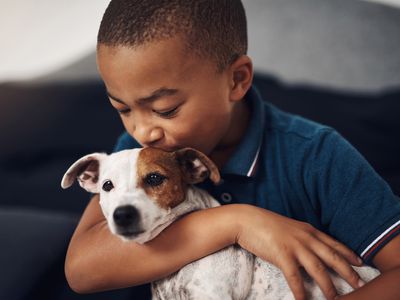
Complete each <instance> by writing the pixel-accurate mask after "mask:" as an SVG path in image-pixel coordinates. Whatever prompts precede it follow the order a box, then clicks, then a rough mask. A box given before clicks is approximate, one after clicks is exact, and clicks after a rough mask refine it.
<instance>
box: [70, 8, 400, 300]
mask: <svg viewBox="0 0 400 300" xmlns="http://www.w3.org/2000/svg"><path fill="white" fill-rule="evenodd" d="M246 51H247V32H246V18H245V13H244V9H243V6H242V3H241V2H240V1H239V0H220V1H212V0H209V1H208V0H198V1H187V0H160V1H151V0H141V1H132V0H131V1H128V0H113V1H111V3H110V4H109V7H108V8H107V10H106V12H105V14H104V16H103V20H102V23H101V25H100V29H99V35H98V48H97V61H98V67H99V71H100V74H101V76H102V79H103V80H104V83H105V86H106V89H107V93H108V96H109V98H110V102H111V104H112V106H113V107H114V108H115V109H116V110H117V111H118V112H119V113H120V115H121V119H122V122H123V124H124V126H125V129H126V131H127V133H125V134H124V135H123V136H122V137H121V138H120V140H119V142H118V144H117V147H116V149H115V150H122V149H126V148H132V147H139V146H152V147H158V148H161V149H164V150H171V151H173V150H176V149H178V148H183V147H193V148H196V149H198V150H200V151H202V152H204V153H205V154H207V155H209V156H210V157H211V158H212V159H213V161H214V162H215V163H216V164H217V165H218V167H219V168H220V170H221V174H222V178H223V183H222V184H221V185H219V186H212V185H211V184H210V183H208V182H206V183H204V184H202V187H203V188H205V189H207V190H208V191H209V192H210V193H211V194H212V195H213V196H214V197H216V199H218V200H220V202H221V203H222V204H226V205H223V206H221V207H218V208H214V209H210V210H206V211H200V212H195V213H192V214H190V215H188V216H186V217H184V218H182V219H181V220H179V221H177V222H175V223H174V224H172V225H171V226H170V227H169V228H167V229H166V230H164V232H163V233H162V234H161V235H159V236H158V237H156V238H155V239H154V240H152V241H150V242H148V243H146V244H145V245H138V244H135V243H123V242H121V241H120V240H119V239H118V238H117V237H115V236H113V235H111V233H110V232H109V231H108V229H107V225H106V221H105V219H104V216H103V215H102V213H101V210H100V207H99V203H98V200H99V199H98V195H95V196H94V197H93V199H92V200H91V201H90V203H89V205H88V207H87V209H86V211H85V212H84V214H83V216H82V219H81V221H80V223H79V225H78V227H77V229H76V231H75V233H74V236H73V237H72V239H71V243H70V247H69V250H68V253H67V258H66V275H67V279H68V281H69V283H70V285H71V287H72V288H73V289H74V290H76V291H78V292H91V291H98V290H106V289H113V288H122V287H128V286H134V285H139V284H143V283H146V282H150V281H154V280H156V279H159V278H162V277H165V276H167V275H169V274H171V273H173V272H175V271H176V270H178V269H179V268H181V267H183V266H184V265H186V264H188V263H190V262H192V261H194V260H196V259H199V258H201V257H203V256H205V255H208V254H211V253H213V252H215V251H218V250H220V249H222V248H224V247H226V246H228V245H231V244H233V243H238V244H239V245H240V246H242V247H243V248H245V249H247V250H248V251H250V252H252V253H254V254H255V255H257V256H259V257H261V258H263V259H265V260H267V261H269V262H271V263H273V264H275V265H277V266H278V267H279V268H281V269H282V271H283V273H284V274H285V277H286V278H287V280H288V284H289V286H290V288H291V289H292V291H293V293H294V295H295V297H296V299H304V297H305V294H304V287H303V284H302V280H301V277H300V268H304V269H305V270H306V271H307V272H308V273H309V274H310V275H311V276H312V277H313V278H314V280H316V282H317V283H318V285H319V286H320V287H321V289H322V291H323V293H324V294H325V296H326V297H327V298H328V299H334V298H335V297H336V291H335V289H334V287H333V285H332V282H331V281H330V279H329V277H328V275H327V273H326V268H328V267H329V268H332V269H334V270H335V271H336V272H337V273H338V274H340V275H341V276H342V277H343V278H344V279H345V280H346V281H348V282H349V284H350V285H351V286H353V287H354V288H355V289H356V291H354V292H353V293H351V294H349V295H347V296H344V297H343V299H347V298H348V299H376V298H378V297H380V298H381V299H398V295H399V288H398V282H399V279H400V255H399V253H400V236H399V235H398V233H399V232H400V226H399V220H400V203H399V201H398V198H397V197H396V196H395V195H393V193H392V192H391V190H390V188H389V187H388V185H387V184H386V183H385V182H384V181H383V180H382V179H380V178H379V176H378V175H377V174H376V173H375V172H374V171H373V170H372V169H371V167H370V166H369V165H368V164H367V162H366V161H365V160H364V159H363V158H362V157H361V156H360V155H359V154H358V153H357V152H356V151H355V150H354V149H353V148H352V147H351V146H350V145H349V144H348V143H347V142H346V141H344V140H343V138H341V137H340V136H339V135H338V134H337V133H336V132H335V131H334V130H332V129H331V128H328V127H325V126H322V125H319V124H315V123H313V122H310V121H307V120H305V119H302V118H300V117H298V116H292V115H289V114H286V113H283V112H281V111H279V110H278V109H276V108H275V107H273V106H271V105H269V104H268V103H264V102H263V101H262V99H260V97H259V95H258V93H257V91H256V90H255V89H254V88H253V87H251V84H252V76H253V70H252V63H251V60H250V58H249V57H248V56H247V55H246ZM276 213H278V214H276ZM288 217H290V218H288ZM308 223H309V224H311V225H312V226H311V225H309V224H308ZM315 228H317V229H318V230H317V229H315ZM322 231H323V232H325V233H327V234H329V235H331V236H333V237H335V238H336V239H337V240H339V241H341V242H342V243H344V244H346V245H347V246H348V247H350V248H351V249H352V250H354V251H355V252H356V253H357V254H359V255H361V257H362V258H363V260H364V261H365V262H366V263H370V264H374V265H375V266H376V267H378V268H379V269H380V271H381V272H382V275H381V276H379V277H378V278H377V279H375V280H373V281H371V282H370V283H368V284H365V286H363V285H364V284H363V283H362V282H360V281H359V277H358V275H357V274H356V273H355V272H354V271H353V270H352V269H351V267H350V264H354V265H360V264H361V261H359V260H358V258H357V257H356V256H355V254H353V252H352V251H350V250H349V249H348V248H347V247H345V246H343V245H342V244H341V243H339V242H337V241H335V240H334V239H332V238H331V237H329V236H328V235H327V234H325V233H323V232H322Z"/></svg>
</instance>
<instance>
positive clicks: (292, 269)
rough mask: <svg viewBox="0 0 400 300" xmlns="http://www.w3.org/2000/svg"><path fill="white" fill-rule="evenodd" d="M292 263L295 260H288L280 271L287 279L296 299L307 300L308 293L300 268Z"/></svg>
mask: <svg viewBox="0 0 400 300" xmlns="http://www.w3.org/2000/svg"><path fill="white" fill-rule="evenodd" d="M290 261H293V259H286V260H285V263H284V265H282V266H281V267H280V269H281V270H282V273H283V275H284V276H285V278H286V281H287V283H288V285H289V287H290V289H291V291H292V293H293V296H294V298H295V299H296V300H306V291H305V288H304V282H303V278H302V276H301V273H300V270H299V267H298V266H297V265H293V264H291V263H290Z"/></svg>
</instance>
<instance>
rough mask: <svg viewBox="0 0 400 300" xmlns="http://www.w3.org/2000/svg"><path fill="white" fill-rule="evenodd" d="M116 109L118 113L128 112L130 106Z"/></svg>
mask: <svg viewBox="0 0 400 300" xmlns="http://www.w3.org/2000/svg"><path fill="white" fill-rule="evenodd" d="M117 111H118V113H119V114H121V115H125V114H127V113H128V112H130V111H131V110H130V108H124V109H117Z"/></svg>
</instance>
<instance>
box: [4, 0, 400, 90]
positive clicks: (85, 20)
mask: <svg viewBox="0 0 400 300" xmlns="http://www.w3.org/2000/svg"><path fill="white" fill-rule="evenodd" d="M280 1H281V2H279V3H283V2H285V1H286V2H290V1H287V0H280ZM319 1H321V2H320V3H324V5H323V6H322V5H321V7H319V8H318V7H316V8H315V9H316V12H313V11H310V16H312V15H317V14H316V13H318V14H319V16H320V18H326V16H325V15H324V13H325V14H326V9H327V8H329V4H328V2H327V1H331V3H333V2H336V1H342V2H343V1H347V0H319ZM108 2H109V0H85V1H81V0H69V1H61V0H0V40H1V47H0V82H1V81H10V80H28V79H32V78H41V79H43V80H81V79H93V78H98V77H97V76H98V75H97V70H96V67H95V57H94V55H93V52H94V49H95V43H96V35H97V29H98V26H99V23H100V19H101V16H102V14H103V12H104V10H105V8H106V6H107V4H108ZM265 2H270V3H271V6H272V7H273V5H274V2H275V3H278V1H269V0H244V4H245V6H246V11H247V15H248V19H249V40H250V45H249V54H250V55H251V56H252V57H253V58H254V62H255V66H256V69H258V70H261V71H265V72H270V73H273V74H276V75H277V76H278V77H282V78H284V79H286V80H288V81H292V82H301V81H305V82H307V80H310V81H312V82H314V83H320V84H322V85H324V84H325V85H327V84H328V85H329V84H331V85H332V86H338V87H344V88H346V87H348V88H365V87H366V86H368V87H369V88H370V89H376V88H381V87H382V86H391V85H395V84H397V83H398V82H399V80H398V79H397V78H393V80H391V79H390V74H386V75H385V76H386V77H385V76H383V75H379V74H380V73H379V72H380V70H376V73H377V78H374V79H372V81H366V80H364V79H363V78H362V76H361V75H360V74H362V73H363V72H369V71H370V70H368V69H367V68H366V67H364V66H363V64H365V63H364V61H362V60H361V61H358V60H357V59H354V55H353V57H352V61H349V62H343V63H342V64H343V66H347V67H348V68H349V71H347V70H346V71H345V72H347V74H349V72H350V73H351V72H352V70H358V71H357V72H355V73H354V75H353V77H354V78H353V80H352V77H351V76H350V80H349V79H348V78H346V79H345V80H342V79H341V78H340V73H341V71H340V72H333V71H334V70H333V71H332V72H330V73H331V74H330V75H323V76H321V74H313V70H312V66H310V65H307V64H304V65H301V64H300V65H294V64H293V63H292V62H291V61H290V60H289V61H287V62H286V63H285V62H284V61H279V59H278V60H276V61H274V60H270V61H268V59H264V57H265V54H267V57H279V55H283V57H285V55H289V54H290V55H291V57H292V58H291V59H293V60H297V61H300V60H303V61H306V60H307V59H308V60H310V59H311V56H314V58H313V60H314V61H315V63H318V64H319V65H320V67H319V68H320V69H321V68H324V65H326V68H331V67H332V65H335V61H330V59H333V60H334V59H336V58H335V56H334V55H333V56H320V57H318V56H315V54H314V53H313V51H312V49H315V48H318V47H319V46H320V45H319V44H315V45H312V44H311V45H310V44H306V42H307V43H308V41H305V40H304V42H303V40H302V34H301V32H302V31H303V32H308V34H315V36H318V34H319V28H318V26H314V25H313V24H314V23H313V22H312V21H309V22H308V23H307V22H303V23H304V26H303V27H302V26H300V27H299V28H296V29H295V30H294V29H293V28H291V31H290V34H291V35H292V36H288V37H285V38H283V39H277V38H276V37H275V36H274V32H273V30H274V29H273V28H271V26H270V27H267V26H263V24H264V23H265V19H266V18H270V19H271V18H272V19H274V18H276V20H275V23H274V24H276V26H277V27H279V26H281V28H282V30H285V29H286V27H288V26H289V27H290V24H289V25H288V22H289V23H290V21H291V20H296V17H295V16H296V9H299V10H302V9H304V8H302V7H304V5H303V4H304V3H305V2H307V0H302V1H300V0H298V3H300V2H303V4H302V5H299V6H298V8H296V7H295V6H296V5H294V7H293V9H292V10H291V14H293V15H294V17H293V16H291V15H290V13H289V14H287V15H286V20H285V19H282V18H281V17H280V16H277V15H276V14H275V15H273V13H274V10H273V9H272V10H270V9H267V7H266V5H264V4H265ZM292 2H293V3H296V1H292ZM374 2H381V3H385V4H388V5H393V6H397V7H400V0H375V1H374ZM277 6H278V5H276V4H275V7H276V10H277V11H278V10H279V9H280V8H279V7H277ZM263 9H264V10H265V11H264V10H263ZM324 9H325V12H324ZM318 10H319V11H318ZM302 13H303V14H305V13H306V12H305V11H303V12H302ZM333 17H334V18H337V16H333ZM291 18H292V19H291ZM328 19H329V16H328ZM351 19H353V18H352V16H345V15H344V16H342V19H338V22H341V24H343V25H342V26H350V27H351V26H352V23H351V22H354V21H353V20H351ZM283 22H285V23H283ZM320 22H321V21H320ZM363 22H365V23H368V22H370V23H369V25H368V24H363V25H361V26H360V24H356V25H357V26H360V28H361V32H356V34H365V35H369V31H374V30H375V29H374V23H373V22H374V20H373V19H372V20H364V21H363ZM270 23H271V22H270ZM327 26H328V25H327ZM325 29H326V28H325ZM339 29H340V28H339ZM328 30H329V29H328ZM288 32H289V31H288ZM299 33H300V34H299ZM335 34H338V32H337V31H334V30H332V32H331V34H330V36H332V37H333V38H335ZM374 34H375V35H376V36H378V37H379V32H375V33H374ZM385 34H389V35H390V34H391V33H390V32H388V33H385ZM393 34H397V32H395V33H393ZM265 36H266V37H270V40H268V38H267V40H266V41H265V40H264V43H262V42H260V40H261V39H263V37H265ZM324 39H325V40H324ZM317 41H319V42H318V43H325V44H326V43H328V44H329V43H332V38H326V37H323V36H321V37H318V40H317ZM395 41H396V39H395ZM314 42H315V41H314ZM375 42H376V43H380V41H379V40H377V41H375ZM279 43H281V44H279ZM302 43H304V45H303V44H302ZM292 44H296V45H297V46H299V47H303V49H305V50H304V52H299V53H298V54H296V53H290V51H291V47H292V46H291V45H292ZM329 46H330V49H332V51H333V52H334V51H337V52H339V51H341V53H342V52H346V51H360V45H355V46H354V47H353V48H351V47H350V48H349V49H350V50H347V48H346V49H345V50H343V49H342V48H343V45H338V44H332V45H329ZM307 47H309V48H310V49H311V51H309V50H307ZM388 47H389V48H388V49H391V48H390V47H392V48H393V47H395V45H393V44H391V45H389V46H388ZM317 51H319V49H317ZM365 51H373V53H372V54H371V55H376V53H380V52H382V49H372V50H371V49H365ZM367 54H368V53H367ZM341 55H342V56H343V55H344V54H341ZM367 59H370V58H367ZM393 63H394V64H395V66H396V67H397V65H398V60H396V61H394V62H393ZM393 63H392V64H393ZM353 65H354V68H353ZM363 68H365V69H363ZM59 70H62V72H58V71H59ZM396 71H397V69H396ZM382 72H383V71H382ZM385 72H386V71H385ZM325 73H329V72H325ZM335 74H339V75H335ZM397 74H398V73H397ZM350 75H351V74H350ZM324 76H328V77H329V78H328V77H324ZM335 76H336V77H335ZM379 76H380V77H382V78H380V77H379ZM383 77H384V78H383Z"/></svg>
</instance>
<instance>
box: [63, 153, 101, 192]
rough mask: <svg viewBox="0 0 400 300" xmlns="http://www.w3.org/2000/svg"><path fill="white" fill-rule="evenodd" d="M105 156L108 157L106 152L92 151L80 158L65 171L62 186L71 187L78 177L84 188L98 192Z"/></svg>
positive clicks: (64, 187)
mask: <svg viewBox="0 0 400 300" xmlns="http://www.w3.org/2000/svg"><path fill="white" fill-rule="evenodd" d="M105 157H107V154H105V153H92V154H88V155H85V156H84V157H82V158H80V159H78V160H77V161H76V162H75V163H73V164H72V166H71V167H69V169H68V170H67V172H65V174H64V177H63V178H62V180H61V187H62V188H63V189H66V188H69V187H70V186H71V185H72V184H73V183H74V181H75V179H77V180H78V182H79V185H80V186H81V187H82V188H84V189H85V190H87V191H88V192H91V193H98V192H99V191H100V189H99V185H98V180H99V166H100V164H101V161H102V160H103V159H104V158H105Z"/></svg>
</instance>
